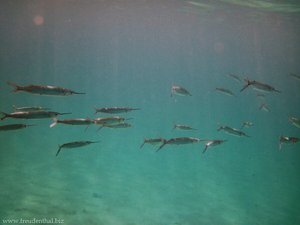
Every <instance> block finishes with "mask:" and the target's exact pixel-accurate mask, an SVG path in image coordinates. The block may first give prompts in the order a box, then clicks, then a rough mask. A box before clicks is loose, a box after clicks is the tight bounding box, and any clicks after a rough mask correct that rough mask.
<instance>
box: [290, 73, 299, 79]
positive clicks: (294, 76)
mask: <svg viewBox="0 0 300 225" xmlns="http://www.w3.org/2000/svg"><path fill="white" fill-rule="evenodd" d="M289 75H290V77H292V78H295V79H296V80H300V75H298V74H295V73H290V74H289Z"/></svg>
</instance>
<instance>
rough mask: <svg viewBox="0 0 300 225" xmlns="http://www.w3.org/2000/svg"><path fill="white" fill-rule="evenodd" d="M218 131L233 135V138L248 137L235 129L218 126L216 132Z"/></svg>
mask: <svg viewBox="0 0 300 225" xmlns="http://www.w3.org/2000/svg"><path fill="white" fill-rule="evenodd" d="M220 130H224V131H225V132H226V133H228V134H231V135H234V136H238V137H241V136H245V137H249V136H248V135H247V134H245V133H244V132H243V131H241V130H238V129H236V128H232V127H228V126H220V127H219V128H218V131H220Z"/></svg>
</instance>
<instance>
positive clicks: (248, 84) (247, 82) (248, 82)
mask: <svg viewBox="0 0 300 225" xmlns="http://www.w3.org/2000/svg"><path fill="white" fill-rule="evenodd" d="M244 80H245V82H246V84H245V85H244V87H243V88H242V89H241V90H240V92H242V91H243V90H245V89H246V88H247V87H249V86H250V80H248V79H244Z"/></svg>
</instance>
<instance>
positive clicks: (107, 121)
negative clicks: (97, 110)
mask: <svg viewBox="0 0 300 225" xmlns="http://www.w3.org/2000/svg"><path fill="white" fill-rule="evenodd" d="M129 119H131V118H128V119H126V118H124V117H120V116H112V117H99V118H96V119H94V123H95V124H97V125H113V124H119V123H122V122H124V121H125V120H129Z"/></svg>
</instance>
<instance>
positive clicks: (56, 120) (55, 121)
mask: <svg viewBox="0 0 300 225" xmlns="http://www.w3.org/2000/svg"><path fill="white" fill-rule="evenodd" d="M57 122H58V119H57V118H53V123H51V124H50V128H52V127H54V126H56V125H57Z"/></svg>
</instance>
